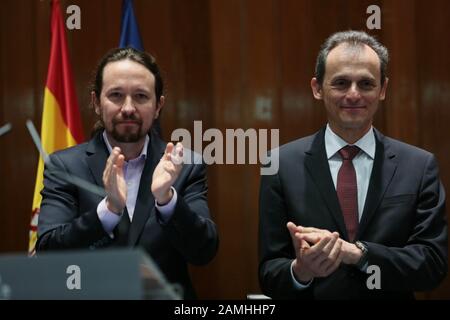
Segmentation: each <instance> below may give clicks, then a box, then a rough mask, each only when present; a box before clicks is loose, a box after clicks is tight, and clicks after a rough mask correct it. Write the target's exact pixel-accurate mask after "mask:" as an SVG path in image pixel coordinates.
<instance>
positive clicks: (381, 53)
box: [314, 30, 389, 85]
mask: <svg viewBox="0 0 450 320" xmlns="http://www.w3.org/2000/svg"><path fill="white" fill-rule="evenodd" d="M342 43H346V44H348V45H350V46H354V47H358V46H362V45H364V44H365V45H368V46H369V47H370V48H372V50H373V51H375V53H376V54H377V55H378V58H379V59H380V72H381V84H382V85H383V84H384V81H385V80H386V70H387V64H388V62H389V52H388V49H387V48H386V47H385V46H383V45H382V44H381V43H380V42H378V40H377V39H375V37H373V36H370V35H368V34H367V33H365V32H364V31H353V30H349V31H341V32H336V33H334V34H332V35H331V36H330V37H328V39H327V40H325V42H324V43H323V44H322V46H321V47H320V51H319V54H318V55H317V61H316V70H315V75H314V76H315V77H316V79H317V82H318V83H319V84H320V85H322V84H323V78H324V76H325V65H326V61H327V57H328V54H329V53H330V51H331V50H333V49H334V48H335V47H337V46H338V45H340V44H342Z"/></svg>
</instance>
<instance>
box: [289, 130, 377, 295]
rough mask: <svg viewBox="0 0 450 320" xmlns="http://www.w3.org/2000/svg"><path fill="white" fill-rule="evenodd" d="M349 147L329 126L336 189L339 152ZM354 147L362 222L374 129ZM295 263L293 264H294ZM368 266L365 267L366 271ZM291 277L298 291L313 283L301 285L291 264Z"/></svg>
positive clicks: (329, 151)
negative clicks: (357, 151)
mask: <svg viewBox="0 0 450 320" xmlns="http://www.w3.org/2000/svg"><path fill="white" fill-rule="evenodd" d="M346 145H348V143H347V142H345V140H344V139H342V138H341V137H339V136H338V135H337V134H336V133H334V132H333V130H331V128H330V125H329V124H327V128H326V129H325V151H326V153H327V159H328V165H329V166H330V172H331V177H332V178H333V183H334V188H336V185H337V176H338V172H339V169H340V168H341V165H342V158H341V156H340V155H339V153H338V151H339V150H341V149H342V148H343V147H345V146H346ZM353 145H355V146H357V147H359V148H360V149H361V151H359V153H358V154H357V155H356V156H355V157H354V158H353V161H352V162H353V167H354V168H355V172H356V183H357V188H358V218H359V220H360V221H361V216H362V214H363V210H364V204H365V202H366V196H367V190H368V189H369V182H370V175H371V174H372V168H373V160H374V159H375V149H376V142H375V133H374V132H373V127H371V128H370V130H369V131H367V133H366V134H365V135H364V136H363V137H362V138H361V139H359V140H358V141H356V142H355V143H354V144H353ZM292 263H293V262H292ZM366 267H367V266H364V267H363V268H364V269H365V268H366ZM291 276H292V279H293V280H294V285H295V286H296V287H297V288H298V289H303V288H307V287H308V286H309V285H310V284H311V282H309V283H308V284H306V285H304V284H301V283H299V282H298V281H297V280H296V279H295V277H294V271H293V270H292V264H291Z"/></svg>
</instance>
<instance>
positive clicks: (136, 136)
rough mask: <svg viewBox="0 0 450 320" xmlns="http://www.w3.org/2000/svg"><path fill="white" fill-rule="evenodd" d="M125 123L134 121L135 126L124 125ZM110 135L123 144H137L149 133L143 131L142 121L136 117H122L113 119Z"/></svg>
mask: <svg viewBox="0 0 450 320" xmlns="http://www.w3.org/2000/svg"><path fill="white" fill-rule="evenodd" d="M123 121H133V122H134V124H133V125H123V124H121V123H122V122H123ZM108 131H109V132H108V133H109V134H110V135H111V136H112V137H113V138H114V140H116V141H117V142H121V143H135V142H138V141H139V140H141V139H142V138H143V137H145V135H146V134H147V131H145V130H143V129H142V120H141V119H138V118H137V117H136V116H135V115H132V116H129V117H122V118H121V119H113V121H112V130H108Z"/></svg>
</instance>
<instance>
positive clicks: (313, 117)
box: [0, 0, 450, 299]
mask: <svg viewBox="0 0 450 320" xmlns="http://www.w3.org/2000/svg"><path fill="white" fill-rule="evenodd" d="M49 2H50V1H49V0H41V1H37V0H36V1H32V0H19V1H16V0H14V1H13V0H6V1H2V2H1V6H0V125H2V124H4V123H5V122H11V123H12V124H13V126H14V128H13V131H12V132H11V133H9V134H8V135H6V136H4V137H1V138H0V188H1V189H0V204H1V208H2V209H1V210H0V253H4V252H13V251H21V252H25V251H26V249H27V243H28V226H29V218H30V211H31V204H32V196H33V190H34V182H35V174H36V165H37V159H38V154H37V152H36V150H35V148H34V147H33V144H32V141H31V138H30V137H29V135H28V133H27V130H26V128H25V121H26V119H31V120H33V121H34V123H35V124H36V125H37V126H38V127H40V122H41V116H42V100H43V89H44V85H45V79H46V74H47V66H48V58H49V19H50V16H49V14H50V8H49ZM71 4H76V5H78V6H79V7H80V8H81V30H72V31H71V30H67V36H68V41H69V50H70V54H71V62H72V67H73V70H74V78H75V79H74V80H75V84H76V90H77V94H78V99H79V104H80V108H81V113H82V120H83V124H84V130H85V133H86V136H88V135H89V132H90V128H91V126H92V124H93V119H94V117H93V113H92V111H91V110H90V109H89V107H88V105H89V90H88V86H89V83H90V79H91V76H92V72H93V70H94V67H95V65H96V62H97V61H98V60H99V58H100V57H101V56H102V55H103V54H104V53H105V52H106V51H107V50H108V49H110V48H112V47H115V46H117V44H118V39H119V33H120V30H119V29H120V16H121V1H118V0H95V1H92V0H89V1H88V0H71V1H67V0H66V1H62V8H63V10H64V11H65V8H66V7H67V6H68V5H71ZM371 4H377V5H379V6H380V7H381V11H382V28H381V30H378V31H376V32H371V33H372V34H375V35H377V36H378V37H379V39H380V40H381V41H382V42H383V43H384V44H385V45H387V47H388V48H389V49H390V53H391V63H390V67H389V72H388V76H389V78H390V82H389V88H388V94H387V99H386V101H385V103H383V105H382V107H381V108H380V110H379V112H378V114H377V116H376V122H375V125H376V127H377V128H379V129H380V130H382V131H383V132H384V133H385V134H387V135H390V136H393V137H395V138H398V139H401V140H404V141H406V142H408V143H412V144H415V145H418V146H420V147H422V148H425V149H428V150H429V151H431V152H433V153H435V154H436V155H437V158H438V160H439V163H440V169H441V176H442V180H443V182H444V185H446V186H447V189H449V188H450V163H449V161H448V159H449V157H450V142H449V141H448V139H449V129H448V123H449V121H450V111H449V110H450V109H449V108H450V105H449V103H450V73H449V71H450V59H449V57H450V39H449V37H448V34H447V31H448V30H450V19H448V18H449V16H448V13H449V12H450V2H449V1H447V0H428V1H424V0H415V1H414V0H384V1H380V0H379V1H375V0H371V1H366V0H342V1H338V0H333V1H331V0H330V1H325V0H135V11H136V14H137V18H138V21H139V25H140V30H141V34H142V38H143V42H144V47H145V48H146V50H147V51H149V52H150V53H152V54H153V55H155V56H156V57H157V59H158V61H159V64H160V66H161V67H162V69H163V70H164V73H165V81H166V89H167V90H166V97H167V104H166V107H165V110H164V112H163V121H162V124H163V128H164V134H165V137H166V139H167V138H169V137H170V134H171V132H172V130H174V129H175V128H188V129H189V130H192V128H193V121H194V120H202V121H203V130H206V129H207V128H212V127H214V128H218V129H220V130H222V132H225V131H224V130H225V128H231V129H234V128H244V129H247V128H256V129H259V128H268V129H270V128H279V129H280V143H285V142H287V141H290V140H293V139H295V138H297V137H301V136H305V135H308V134H311V133H313V132H314V131H316V130H317V129H319V128H320V127H321V126H322V125H323V124H324V123H325V121H326V119H325V113H324V108H323V106H322V105H321V104H320V103H318V102H316V101H314V100H313V98H312V95H311V90H310V87H309V82H310V79H311V76H312V74H313V69H314V62H315V56H316V54H317V51H318V49H319V45H320V44H321V43H322V42H323V40H324V39H325V38H326V37H327V36H328V35H329V34H331V33H332V32H335V31H339V30H345V29H349V28H353V29H362V30H366V19H367V17H368V14H366V8H367V7H368V6H369V5H371ZM258 185H259V167H258V166H257V165H213V166H211V167H210V169H209V187H210V192H209V203H210V208H211V211H212V214H213V218H214V220H215V221H216V223H217V224H218V227H219V232H220V241H221V242H220V249H219V253H218V255H217V257H216V258H215V259H214V261H213V262H212V263H211V264H209V265H208V266H206V267H202V268H193V269H192V273H193V277H194V279H195V281H196V287H197V289H198V291H199V294H200V297H201V298H213V299H215V298H236V299H240V298H244V297H245V294H246V293H249V292H259V286H258V281H257V226H258ZM449 190H450V189H449ZM419 296H420V297H422V298H447V299H448V298H450V280H448V279H447V280H446V281H445V282H444V284H443V285H442V286H441V287H440V288H439V289H437V290H435V291H433V292H427V293H423V294H420V295H419Z"/></svg>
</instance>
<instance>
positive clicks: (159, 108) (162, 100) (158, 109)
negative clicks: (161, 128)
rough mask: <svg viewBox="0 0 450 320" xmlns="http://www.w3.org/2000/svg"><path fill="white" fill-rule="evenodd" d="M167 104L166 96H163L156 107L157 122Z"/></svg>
mask: <svg viewBox="0 0 450 320" xmlns="http://www.w3.org/2000/svg"><path fill="white" fill-rule="evenodd" d="M165 102H166V98H164V96H161V97H160V98H159V101H158V103H157V106H156V112H155V120H156V119H158V117H159V114H160V112H161V110H162V108H163V107H164V103H165Z"/></svg>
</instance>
